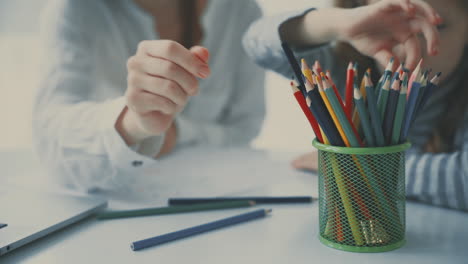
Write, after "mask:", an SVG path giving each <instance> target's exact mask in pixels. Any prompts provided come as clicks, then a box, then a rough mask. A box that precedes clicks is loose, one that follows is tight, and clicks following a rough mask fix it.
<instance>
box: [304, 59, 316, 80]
mask: <svg viewBox="0 0 468 264" xmlns="http://www.w3.org/2000/svg"><path fill="white" fill-rule="evenodd" d="M301 68H302V69H301V70H302V74H304V76H305V77H306V79H307V80H309V82H310V83H312V84H313V83H314V78H313V77H312V70H311V69H310V67H309V65H307V62H306V60H305V59H302V60H301Z"/></svg>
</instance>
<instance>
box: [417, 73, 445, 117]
mask: <svg viewBox="0 0 468 264" xmlns="http://www.w3.org/2000/svg"><path fill="white" fill-rule="evenodd" d="M441 75H442V73H441V72H439V73H437V74H436V75H435V76H434V78H432V80H431V81H430V82H429V84H428V85H427V88H426V92H424V95H423V97H422V99H421V105H420V107H419V109H418V111H419V110H423V109H424V106H425V105H426V103H427V101H428V100H429V98H430V97H431V95H432V93H433V92H434V90H435V89H437V87H438V85H439V81H440V76H441Z"/></svg>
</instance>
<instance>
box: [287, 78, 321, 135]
mask: <svg viewBox="0 0 468 264" xmlns="http://www.w3.org/2000/svg"><path fill="white" fill-rule="evenodd" d="M291 89H292V91H293V94H294V97H296V100H297V103H298V104H299V106H300V107H301V109H302V112H304V114H305V116H306V117H307V120H309V123H310V126H311V127H312V130H314V133H315V137H316V138H317V139H318V141H320V143H323V138H322V133H320V127H319V125H318V123H317V120H316V119H315V117H314V115H313V114H312V112H311V111H310V109H309V107H308V106H307V103H306V100H305V98H304V95H302V92H301V90H299V88H297V85H296V84H295V83H294V81H291Z"/></svg>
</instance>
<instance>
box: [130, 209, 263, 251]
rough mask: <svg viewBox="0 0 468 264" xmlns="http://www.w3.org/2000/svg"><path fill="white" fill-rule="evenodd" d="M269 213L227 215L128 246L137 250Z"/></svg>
mask: <svg viewBox="0 0 468 264" xmlns="http://www.w3.org/2000/svg"><path fill="white" fill-rule="evenodd" d="M269 213H271V209H268V210H265V209H260V210H256V211H253V212H250V213H245V214H241V215H237V216H232V217H228V218H225V219H221V220H218V221H214V222H210V223H206V224H203V225H199V226H194V227H190V228H186V229H183V230H180V231H176V232H172V233H168V234H164V235H161V236H155V237H152V238H148V239H143V240H140V241H135V242H133V243H132V244H131V245H130V247H131V249H132V250H133V251H137V250H141V249H144V248H148V247H153V246H157V245H161V244H164V243H167V242H171V241H174V240H178V239H182V238H186V237H189V236H193V235H197V234H201V233H205V232H208V231H212V230H216V229H220V228H223V227H227V226H231V225H235V224H239V223H242V222H246V221H250V220H254V219H257V218H261V217H265V216H266V215H267V214H269Z"/></svg>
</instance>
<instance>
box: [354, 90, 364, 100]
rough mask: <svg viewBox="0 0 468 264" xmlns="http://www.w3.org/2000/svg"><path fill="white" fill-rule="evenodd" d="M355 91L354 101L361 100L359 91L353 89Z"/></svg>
mask: <svg viewBox="0 0 468 264" xmlns="http://www.w3.org/2000/svg"><path fill="white" fill-rule="evenodd" d="M353 90H354V99H356V100H359V99H361V97H362V95H361V92H360V91H359V89H353Z"/></svg>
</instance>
